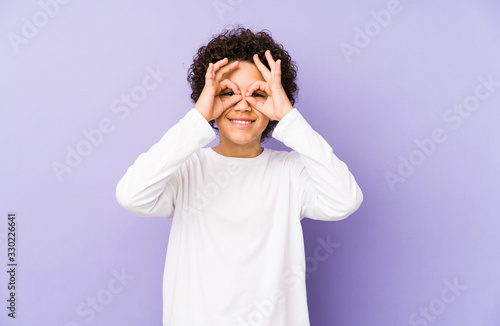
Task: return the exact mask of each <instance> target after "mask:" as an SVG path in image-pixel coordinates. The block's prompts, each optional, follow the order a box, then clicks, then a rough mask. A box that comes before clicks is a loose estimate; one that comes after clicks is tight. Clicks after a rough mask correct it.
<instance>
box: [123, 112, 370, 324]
mask: <svg viewBox="0 0 500 326" xmlns="http://www.w3.org/2000/svg"><path fill="white" fill-rule="evenodd" d="M215 137H216V134H215V132H214V130H213V129H212V127H211V126H210V124H209V123H208V122H207V121H206V120H205V118H203V116H202V115H201V114H200V113H199V112H198V111H196V110H195V109H191V110H190V111H188V112H187V114H186V115H185V116H184V117H183V118H182V119H181V120H180V121H179V122H178V123H177V124H176V125H174V126H173V127H171V128H170V129H169V130H168V131H167V132H166V134H165V135H164V136H163V137H162V138H161V140H160V141H159V142H158V143H157V144H155V145H153V146H152V147H151V148H150V149H149V151H147V152H146V153H143V154H142V155H140V156H139V157H138V158H137V160H136V161H135V163H134V164H133V165H132V166H131V167H130V168H129V169H128V170H127V172H126V173H125V175H124V176H123V178H122V179H121V180H120V181H119V183H118V185H117V189H116V196H117V199H118V202H119V203H120V204H121V205H122V206H123V207H125V208H126V209H127V210H128V211H129V212H130V213H131V214H134V215H137V216H143V217H173V220H172V226H171V230H170V237H169V240H168V248H167V255H166V261H165V270H164V278H163V325H164V326H257V325H258V326H309V325H310V324H309V314H308V307H307V297H306V285H305V284H306V283H305V269H306V265H305V253H304V240H303V236H302V227H301V223H300V220H301V219H302V218H304V217H308V218H312V219H317V220H328V221H333V220H340V219H343V218H346V217H347V216H349V215H350V214H352V213H353V212H354V211H356V210H357V209H358V207H359V206H360V204H361V202H362V200H363V195H362V192H361V190H360V188H359V186H358V185H357V183H356V181H355V179H354V177H353V176H352V174H351V173H350V172H349V170H348V168H347V166H346V165H345V164H344V163H343V162H342V161H340V160H339V159H338V158H337V157H336V156H335V154H334V153H333V150H332V148H331V147H330V146H329V145H328V143H327V142H326V141H325V140H324V139H323V138H322V137H321V136H320V135H319V134H318V133H316V132H315V131H314V130H313V129H312V127H311V126H310V125H309V124H308V123H307V121H306V120H305V119H304V118H303V117H302V115H301V114H300V113H299V111H298V110H297V109H296V108H294V109H293V110H292V111H290V112H289V113H288V114H287V115H286V116H285V117H283V119H281V120H280V121H279V123H278V124H277V126H276V127H275V129H274V131H273V133H272V137H274V138H276V139H278V140H280V141H282V142H283V143H284V144H285V145H286V146H288V147H290V148H291V149H292V150H293V151H291V152H286V151H277V150H273V149H269V148H264V151H263V152H262V153H261V154H260V155H258V156H256V157H253V158H236V157H227V156H223V155H221V154H218V153H217V152H215V151H214V150H213V149H212V148H203V146H205V145H207V144H208V143H210V142H211V141H212V140H213V139H214V138H215Z"/></svg>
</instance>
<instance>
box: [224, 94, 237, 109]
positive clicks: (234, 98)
mask: <svg viewBox="0 0 500 326" xmlns="http://www.w3.org/2000/svg"><path fill="white" fill-rule="evenodd" d="M241 99H242V96H241V95H233V96H230V97H229V98H228V99H227V100H224V101H222V106H223V107H224V108H230V107H232V106H233V105H235V104H236V103H238V102H239V101H241ZM225 110H226V109H224V111H225Z"/></svg>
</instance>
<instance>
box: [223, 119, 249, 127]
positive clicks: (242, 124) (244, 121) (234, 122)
mask: <svg viewBox="0 0 500 326" xmlns="http://www.w3.org/2000/svg"><path fill="white" fill-rule="evenodd" d="M228 119H229V118H228ZM229 121H231V124H232V125H234V126H237V127H240V128H244V127H249V126H251V125H252V124H253V123H254V122H255V120H252V119H248V118H239V119H229Z"/></svg>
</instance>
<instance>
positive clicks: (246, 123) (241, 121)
mask: <svg viewBox="0 0 500 326" xmlns="http://www.w3.org/2000/svg"><path fill="white" fill-rule="evenodd" d="M231 121H233V122H236V123H240V124H244V125H248V124H250V123H252V121H243V120H231Z"/></svg>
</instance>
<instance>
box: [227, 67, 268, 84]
mask: <svg viewBox="0 0 500 326" xmlns="http://www.w3.org/2000/svg"><path fill="white" fill-rule="evenodd" d="M226 78H227V79H229V80H230V81H232V82H233V83H235V84H236V85H238V86H241V87H246V86H250V85H251V84H252V83H253V82H255V81H257V80H262V81H265V79H264V77H262V74H261V73H260V71H259V69H258V68H257V66H256V65H255V64H254V63H252V62H247V61H240V62H239V64H238V67H237V68H236V69H233V70H232V71H230V72H229V73H227V74H226Z"/></svg>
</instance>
